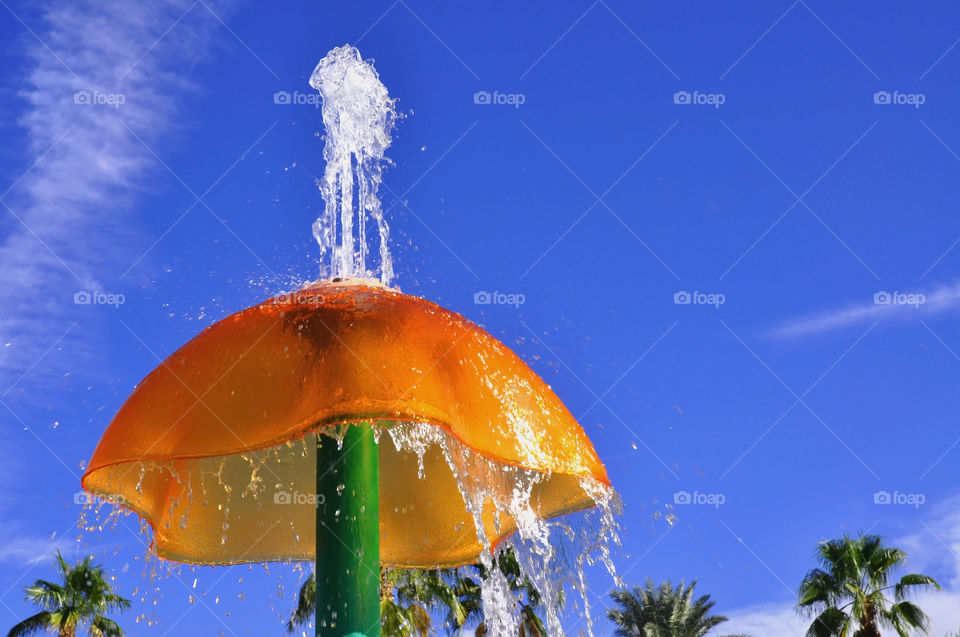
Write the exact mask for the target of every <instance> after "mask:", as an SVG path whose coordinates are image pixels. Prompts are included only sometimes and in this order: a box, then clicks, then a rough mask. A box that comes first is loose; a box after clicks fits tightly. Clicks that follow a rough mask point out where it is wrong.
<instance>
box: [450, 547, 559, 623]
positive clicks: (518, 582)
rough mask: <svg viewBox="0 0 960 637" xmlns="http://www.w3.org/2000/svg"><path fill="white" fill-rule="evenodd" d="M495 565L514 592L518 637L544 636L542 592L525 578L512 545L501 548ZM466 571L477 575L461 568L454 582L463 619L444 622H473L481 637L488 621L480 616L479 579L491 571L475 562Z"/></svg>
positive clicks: (481, 580) (480, 581)
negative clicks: (463, 609) (541, 612)
mask: <svg viewBox="0 0 960 637" xmlns="http://www.w3.org/2000/svg"><path fill="white" fill-rule="evenodd" d="M495 566H496V567H497V568H498V569H499V570H500V572H501V573H502V574H503V576H504V578H506V580H507V584H508V586H509V588H510V592H511V593H513V596H514V598H515V600H516V604H517V612H518V614H519V616H520V622H519V623H520V628H519V633H518V637H545V636H546V634H547V629H546V627H545V626H544V624H543V620H542V619H540V617H539V616H538V615H537V610H538V608H539V607H540V605H541V603H542V595H541V594H540V591H538V590H537V588H536V586H534V585H533V582H531V581H530V579H529V578H527V577H524V575H523V573H522V572H521V570H520V562H519V561H518V560H517V554H516V553H515V552H514V550H513V548H511V547H507V548H505V549H504V550H502V551H500V553H498V554H497V557H496V563H495ZM467 570H469V571H473V574H474V575H475V576H476V577H475V578H474V577H470V576H469V575H467V573H466V572H464V570H461V571H460V573H459V574H458V578H457V582H456V590H457V593H458V595H459V597H460V600H461V602H462V604H463V606H464V608H465V609H466V611H467V617H466V621H464V622H460V623H457V622H454V621H452V620H451V618H448V620H447V621H448V623H450V624H451V625H452V626H454V627H455V628H460V627H462V626H463V625H464V624H470V623H473V622H476V623H477V628H476V631H475V633H476V635H477V637H483V636H484V635H486V634H487V624H486V622H485V621H484V617H483V602H482V600H481V590H482V582H483V581H484V580H486V579H488V578H489V577H490V573H489V570H488V569H487V568H486V567H485V566H483V565H482V564H474V565H472V566H469V567H467ZM558 601H559V600H558Z"/></svg>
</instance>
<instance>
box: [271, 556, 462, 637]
mask: <svg viewBox="0 0 960 637" xmlns="http://www.w3.org/2000/svg"><path fill="white" fill-rule="evenodd" d="M452 573H453V569H445V570H417V569H398V568H397V569H395V568H381V569H380V623H381V629H382V631H383V633H384V634H385V635H391V636H396V637H412V636H414V635H416V636H417V637H426V636H427V635H428V634H429V632H430V628H431V627H432V623H433V622H432V619H431V615H430V612H431V610H433V609H435V608H437V607H442V609H443V611H444V612H445V613H446V614H447V615H448V616H449V617H451V618H452V619H453V620H454V621H458V622H459V624H457V625H461V624H462V623H463V622H464V621H465V619H466V611H465V610H464V608H463V606H462V605H461V604H460V601H459V598H458V596H457V594H456V592H455V590H454V588H453V585H452V584H451V580H452V575H451V574H452ZM316 595H317V582H316V579H315V578H314V575H313V574H312V573H311V574H310V576H309V577H308V578H307V580H306V581H305V582H304V583H303V586H301V587H300V595H299V597H298V600H297V608H296V609H295V610H294V612H293V615H292V616H291V618H290V621H288V622H287V631H288V632H291V633H292V632H294V631H296V630H297V628H298V627H300V626H304V625H306V624H307V623H308V622H310V621H311V620H312V619H313V617H314V613H315V612H316Z"/></svg>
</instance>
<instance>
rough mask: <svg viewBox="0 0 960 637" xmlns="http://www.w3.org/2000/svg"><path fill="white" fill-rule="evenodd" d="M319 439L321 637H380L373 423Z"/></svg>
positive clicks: (377, 495)
mask: <svg viewBox="0 0 960 637" xmlns="http://www.w3.org/2000/svg"><path fill="white" fill-rule="evenodd" d="M346 429H347V433H346V435H345V436H344V438H343V444H342V445H341V446H340V448H339V449H338V448H337V443H336V441H335V440H333V439H332V438H329V437H325V436H320V435H318V436H317V442H318V447H317V494H318V495H320V496H322V498H321V500H322V501H321V502H320V503H319V505H318V506H317V573H316V578H317V592H316V606H317V615H316V634H317V637H321V636H322V637H380V508H379V504H380V502H379V500H380V469H379V462H378V456H377V448H378V445H377V441H376V439H375V438H374V431H373V426H372V425H371V424H370V423H367V422H362V423H354V424H352V425H350V426H348V427H347V428H346Z"/></svg>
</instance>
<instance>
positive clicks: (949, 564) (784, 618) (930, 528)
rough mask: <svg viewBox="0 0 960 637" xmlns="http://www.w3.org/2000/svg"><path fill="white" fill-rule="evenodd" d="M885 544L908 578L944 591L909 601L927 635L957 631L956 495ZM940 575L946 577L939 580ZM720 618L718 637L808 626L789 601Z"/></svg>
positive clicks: (959, 543) (801, 630) (959, 556)
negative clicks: (923, 577) (902, 555)
mask: <svg viewBox="0 0 960 637" xmlns="http://www.w3.org/2000/svg"><path fill="white" fill-rule="evenodd" d="M890 543H891V544H893V545H894V546H899V547H900V548H902V549H904V550H905V551H906V552H907V558H908V564H907V569H908V571H909V572H915V573H926V574H928V575H935V576H937V577H938V578H939V581H940V584H941V586H943V589H944V590H943V591H926V592H923V593H920V594H918V595H916V596H915V598H913V601H915V602H916V603H917V604H918V605H919V606H920V607H921V608H922V609H923V610H924V611H925V612H926V613H927V615H929V617H930V631H929V634H930V635H931V636H933V637H943V636H944V635H947V634H948V633H953V632H956V631H958V630H960V495H958V496H955V497H953V498H949V499H948V500H947V501H945V502H943V503H942V504H941V505H940V506H938V507H936V508H935V509H933V510H932V511H931V513H930V514H929V515H928V516H927V519H926V520H924V521H922V522H921V523H920V525H919V527H918V528H917V529H916V530H915V531H911V532H910V533H908V534H907V535H904V536H900V537H894V538H891V539H890ZM945 570H946V571H947V574H946V576H944V575H941V574H942V573H943V572H944V571H945ZM800 577H802V574H800ZM799 583H800V582H799V579H798V580H797V584H798V585H799ZM724 614H725V615H727V616H728V617H729V618H730V621H729V622H727V623H725V624H723V626H722V628H723V630H722V631H721V632H723V633H745V634H748V635H753V637H761V636H763V635H780V636H783V637H803V636H804V635H805V634H806V631H807V628H808V627H809V626H810V620H808V619H804V618H803V617H800V616H798V615H797V614H796V612H795V611H794V606H793V600H787V601H784V602H781V603H770V604H760V605H753V606H746V607H744V608H740V609H737V610H733V611H730V612H725V613H724Z"/></svg>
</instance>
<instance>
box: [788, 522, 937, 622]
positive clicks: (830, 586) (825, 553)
mask: <svg viewBox="0 0 960 637" xmlns="http://www.w3.org/2000/svg"><path fill="white" fill-rule="evenodd" d="M816 556H817V561H818V562H819V563H820V566H819V568H815V569H813V570H811V571H810V572H808V573H807V575H806V577H804V578H803V583H801V584H800V593H799V599H798V601H797V607H798V608H799V609H800V610H801V611H803V612H805V613H807V614H808V615H810V616H814V615H815V616H816V617H815V619H814V621H813V623H812V624H811V625H810V628H809V629H808V630H807V635H808V637H830V636H833V635H849V634H850V631H851V630H854V629H855V632H853V637H880V627H881V626H883V627H889V628H892V629H893V630H895V631H896V632H897V634H898V635H900V636H901V637H907V636H908V635H909V634H910V631H913V630H918V631H920V632H922V633H924V634H925V633H926V632H927V624H928V619H927V616H926V614H925V613H924V612H923V611H922V610H920V608H919V607H918V606H917V605H916V604H914V603H912V602H909V601H907V599H906V598H907V596H908V595H909V594H910V593H911V592H913V591H914V590H916V589H925V588H928V587H933V588H935V589H937V590H940V585H939V584H937V582H936V581H935V580H934V579H933V578H932V577H930V576H928V575H919V574H908V575H903V576H902V577H901V578H900V579H899V580H897V581H896V582H895V583H891V581H892V575H893V573H894V571H897V570H900V569H902V568H903V566H904V565H905V563H906V559H907V555H906V553H904V552H903V551H902V550H901V549H898V548H895V547H892V546H885V545H884V544H883V538H881V537H880V536H877V535H863V534H861V535H860V536H859V537H856V538H851V537H850V536H847V535H844V536H843V537H842V538H840V539H837V540H830V541H828V542H823V543H821V544H820V545H819V546H818V547H817V552H816ZM891 590H892V591H893V600H894V603H893V604H891V603H890V600H889V599H888V597H887V595H888V594H889V592H890V591H891Z"/></svg>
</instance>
